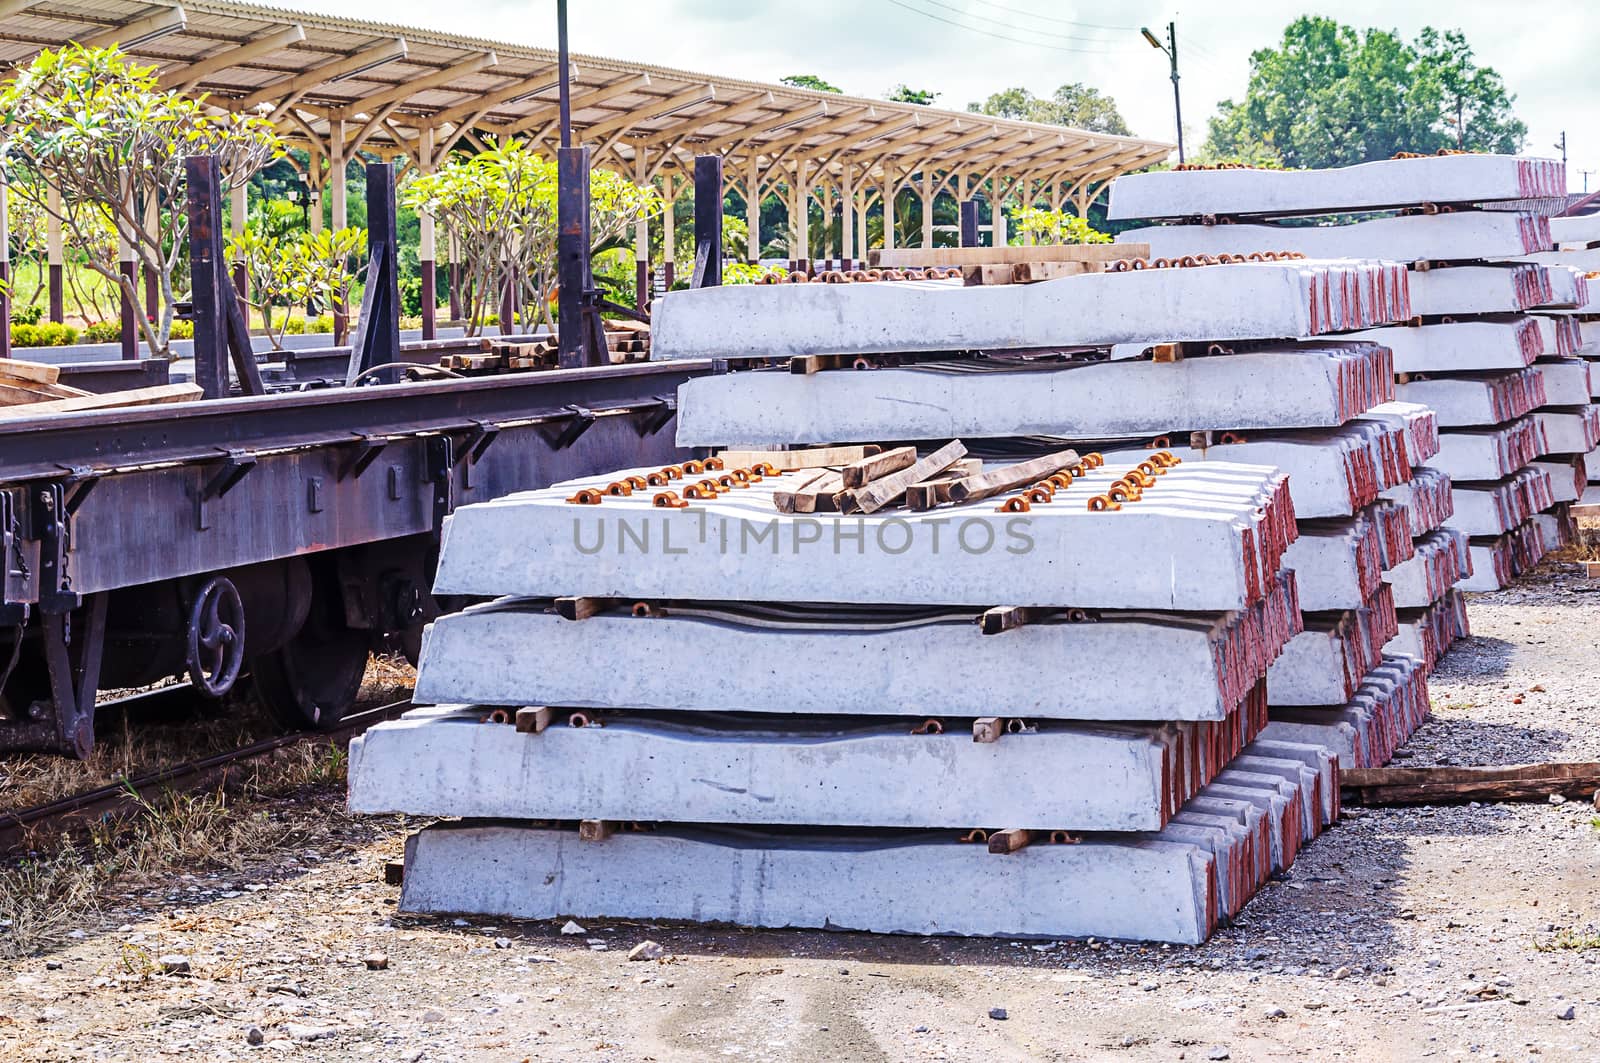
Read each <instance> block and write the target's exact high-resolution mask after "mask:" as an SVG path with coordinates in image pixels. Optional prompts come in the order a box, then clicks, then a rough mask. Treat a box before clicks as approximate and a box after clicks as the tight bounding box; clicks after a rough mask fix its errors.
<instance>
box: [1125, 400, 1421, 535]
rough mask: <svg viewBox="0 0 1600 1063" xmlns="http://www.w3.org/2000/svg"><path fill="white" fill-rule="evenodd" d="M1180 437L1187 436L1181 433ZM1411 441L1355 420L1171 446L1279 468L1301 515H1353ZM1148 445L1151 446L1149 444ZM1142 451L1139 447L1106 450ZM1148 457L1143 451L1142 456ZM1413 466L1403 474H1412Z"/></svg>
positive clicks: (1204, 456) (1191, 455)
mask: <svg viewBox="0 0 1600 1063" xmlns="http://www.w3.org/2000/svg"><path fill="white" fill-rule="evenodd" d="M1169 438H1177V439H1187V438H1188V436H1187V435H1185V434H1182V433H1180V434H1178V435H1177V436H1176V437H1169ZM1405 447H1406V440H1405V435H1404V433H1403V432H1402V431H1401V430H1400V429H1398V428H1392V427H1390V426H1388V425H1384V424H1378V423H1375V422H1365V421H1353V422H1351V423H1349V424H1346V425H1343V426H1341V427H1339V428H1321V429H1300V430H1294V431H1286V432H1250V433H1248V434H1242V433H1232V432H1229V433H1223V434H1220V435H1218V436H1216V437H1214V442H1213V445H1212V446H1210V447H1201V448H1195V447H1187V446H1168V447H1166V448H1164V449H1167V450H1170V451H1171V452H1172V453H1173V454H1175V455H1177V456H1178V457H1180V458H1182V459H1183V460H1184V461H1196V462H1199V461H1227V462H1236V463H1240V464H1246V465H1267V466H1273V467H1276V468H1277V469H1278V470H1279V471H1281V472H1283V473H1284V474H1285V475H1287V476H1288V477H1289V494H1290V497H1291V498H1292V499H1293V500H1294V512H1295V516H1296V517H1297V518H1299V519H1302V520H1306V519H1313V518H1318V517H1348V516H1351V515H1353V514H1354V513H1356V512H1357V511H1358V510H1360V509H1362V508H1363V507H1365V506H1368V505H1371V504H1372V503H1373V502H1375V501H1376V500H1377V498H1378V493H1379V491H1380V490H1382V489H1383V487H1384V486H1386V483H1387V481H1388V479H1389V477H1390V476H1391V475H1394V474H1396V473H1397V472H1398V471H1399V469H1398V467H1399V466H1400V465H1406V462H1405V459H1404V455H1405ZM1144 449H1146V450H1147V449H1148V448H1144ZM1106 452H1107V453H1108V454H1110V453H1119V454H1120V453H1126V454H1129V455H1133V454H1141V450H1140V448H1139V447H1127V448H1115V449H1113V448H1106ZM1141 456H1142V454H1141ZM1409 474H1410V470H1409V466H1407V468H1406V470H1405V472H1404V473H1403V474H1401V475H1409Z"/></svg>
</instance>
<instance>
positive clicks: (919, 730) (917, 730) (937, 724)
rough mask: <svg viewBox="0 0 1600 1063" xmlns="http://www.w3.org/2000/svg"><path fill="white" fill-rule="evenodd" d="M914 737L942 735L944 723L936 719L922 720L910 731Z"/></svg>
mask: <svg viewBox="0 0 1600 1063" xmlns="http://www.w3.org/2000/svg"><path fill="white" fill-rule="evenodd" d="M911 733H912V734H914V735H942V734H944V721H943V720H938V719H927V720H923V721H922V722H921V723H919V724H917V726H915V727H913V728H912V729H911Z"/></svg>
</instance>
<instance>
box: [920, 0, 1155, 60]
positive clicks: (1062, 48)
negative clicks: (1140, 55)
mask: <svg viewBox="0 0 1600 1063" xmlns="http://www.w3.org/2000/svg"><path fill="white" fill-rule="evenodd" d="M927 2H928V3H932V4H937V5H938V6H939V7H943V8H947V9H949V10H951V11H956V12H958V13H960V14H963V15H965V14H966V12H965V11H963V10H962V9H960V8H956V7H951V6H950V5H949V4H943V3H939V0H927ZM889 3H891V4H893V5H894V6H896V7H899V8H904V9H905V10H907V11H910V12H911V13H912V14H916V15H921V16H922V17H923V18H931V19H933V20H934V21H935V22H942V23H944V24H945V25H947V26H954V27H955V28H956V29H959V30H966V31H967V32H968V33H976V34H979V35H981V36H984V37H993V38H995V39H996V40H1001V41H1010V42H1011V43H1013V44H1026V45H1031V46H1032V47H1035V48H1045V49H1048V50H1050V51H1054V52H1077V53H1080V54H1084V55H1113V54H1115V53H1116V52H1118V51H1127V49H1125V48H1117V49H1110V48H1071V47H1068V46H1066V45H1060V44H1047V43H1044V42H1042V41H1038V40H1026V39H1024V38H1022V37H1011V36H1008V35H1006V34H1004V33H995V32H994V31H992V30H987V29H980V28H979V27H977V26H969V25H967V24H966V23H964V22H957V21H955V20H954V19H950V18H946V17H945V16H943V15H940V14H938V13H936V12H933V11H924V10H923V9H921V8H919V7H912V6H911V5H910V4H908V3H906V2H905V0H889ZM968 17H969V18H970V17H974V16H968ZM1001 25H1003V26H1004V27H1005V28H1006V29H1014V30H1017V31H1018V32H1021V33H1028V32H1032V31H1030V30H1024V29H1022V28H1021V27H1018V26H1012V25H1010V24H1009V23H1002V24H1001ZM1045 36H1049V37H1058V38H1060V39H1061V40H1078V39H1079V38H1073V37H1069V36H1065V35H1063V34H1056V33H1051V34H1045Z"/></svg>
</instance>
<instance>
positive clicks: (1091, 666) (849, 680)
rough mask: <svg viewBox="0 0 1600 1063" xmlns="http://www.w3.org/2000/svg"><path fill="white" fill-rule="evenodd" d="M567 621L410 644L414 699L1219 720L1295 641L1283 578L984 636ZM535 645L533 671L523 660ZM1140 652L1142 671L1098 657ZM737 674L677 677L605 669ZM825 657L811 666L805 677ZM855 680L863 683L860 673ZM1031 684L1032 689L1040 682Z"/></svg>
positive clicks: (746, 616)
mask: <svg viewBox="0 0 1600 1063" xmlns="http://www.w3.org/2000/svg"><path fill="white" fill-rule="evenodd" d="M658 611H664V612H665V613H666V615H665V616H660V615H651V616H634V615H632V613H631V612H629V611H628V610H627V609H626V608H625V607H624V608H622V609H619V610H618V611H617V612H610V613H603V614H600V615H598V616H593V617H590V618H589V619H587V620H581V621H576V622H573V621H567V620H563V619H561V618H560V617H559V616H557V615H556V614H555V613H554V612H553V611H549V610H548V609H547V603H543V602H538V601H527V602H517V601H505V602H497V603H492V604H489V605H484V606H477V607H473V608H471V609H468V610H466V611H464V612H461V613H457V614H454V615H451V616H445V617H441V618H440V619H439V620H437V621H436V622H434V623H433V624H432V625H431V626H430V628H429V629H428V632H427V634H426V637H425V640H424V644H423V650H422V656H421V661H420V668H419V673H418V678H417V690H416V694H415V697H416V699H417V700H418V701H419V702H423V703H435V704H448V703H466V704H475V705H503V706H516V705H560V706H566V707H572V708H606V707H611V706H625V707H630V708H636V709H654V710H676V711H714V712H770V713H802V714H806V713H810V714H818V715H829V716H837V715H883V714H893V713H904V714H911V715H915V716H918V717H919V718H920V717H922V716H926V715H928V714H930V713H932V714H934V715H939V714H948V715H953V716H990V715H995V714H997V713H999V714H1003V715H1006V716H1021V717H1029V718H1031V717H1045V718H1051V719H1078V720H1221V719H1223V718H1225V717H1226V716H1228V715H1229V714H1230V713H1232V712H1234V711H1235V710H1237V709H1238V707H1239V705H1240V704H1241V702H1243V700H1244V699H1245V697H1246V696H1247V695H1248V694H1249V692H1250V690H1251V688H1252V687H1253V686H1254V683H1255V680H1256V678H1257V677H1259V676H1260V675H1262V674H1264V672H1265V670H1266V667H1267V665H1268V664H1269V663H1270V662H1271V661H1272V660H1273V658H1275V657H1276V656H1277V655H1278V653H1279V651H1280V650H1281V649H1282V648H1283V645H1284V643H1285V642H1286V641H1288V640H1289V639H1290V638H1292V637H1293V636H1294V634H1295V633H1296V632H1298V631H1299V629H1300V610H1299V607H1298V599H1297V598H1296V597H1295V594H1294V587H1293V578H1292V577H1291V576H1289V575H1288V574H1287V573H1285V574H1284V575H1283V576H1282V577H1281V578H1280V579H1279V580H1278V581H1277V582H1276V584H1275V587H1274V589H1273V592H1272V593H1271V594H1269V595H1267V596H1265V597H1264V598H1263V599H1262V600H1261V601H1260V602H1258V603H1256V604H1255V605H1252V606H1250V607H1249V608H1248V609H1245V610H1243V611H1241V612H1238V613H1227V614H1223V615H1220V616H1215V617H1207V616H1199V617H1183V616H1172V615H1167V616H1164V615H1159V614H1148V613H1118V612H1101V613H1096V614H1094V622H1070V621H1069V620H1068V618H1067V616H1065V615H1061V616H1057V617H1055V618H1052V619H1048V620H1042V621H1039V622H1032V623H1028V624H1025V625H1024V626H1022V627H1019V628H1015V629H1013V630H1011V631H1007V632H1003V633H1002V634H999V635H984V634H982V632H981V631H980V629H979V627H978V625H977V624H976V623H974V621H975V619H976V613H975V612H973V611H970V610H969V611H965V612H958V611H950V610H883V611H879V612H877V613H869V612H867V611H865V610H856V611H854V612H853V613H852V611H850V610H848V609H846V608H843V607H833V608H831V609H830V608H822V607H815V606H812V607H779V608H754V607H745V606H738V605H733V606H729V605H718V604H717V603H694V602H685V603H680V602H671V603H667V604H665V605H663V606H661V607H660V610H658ZM529 646H538V647H539V657H538V664H537V666H530V664H529V658H528V647H529ZM1144 655H1151V656H1153V657H1155V658H1157V659H1159V660H1160V661H1161V662H1162V667H1161V668H1160V669H1159V670H1151V671H1148V672H1143V671H1134V672H1131V673H1126V674H1125V673H1123V672H1122V670H1119V669H1107V668H1106V667H1105V662H1106V661H1107V660H1117V659H1123V658H1126V657H1129V656H1144ZM696 659H701V660H712V661H740V662H743V663H742V664H741V666H740V667H738V668H712V669H707V670H705V671H704V672H703V673H701V674H699V675H698V678H696V679H695V680H694V681H693V682H685V681H684V677H683V676H682V675H681V674H680V673H679V672H677V671H676V670H673V669H653V668H638V669H635V668H618V667H616V662H617V661H627V660H638V661H650V660H658V661H676V660H696ZM820 662H826V666H825V667H819V663H820ZM865 676H871V677H872V680H871V681H870V682H863V681H862V680H863V677H865ZM1042 676H1048V681H1047V682H1041V681H1040V679H1041V677H1042Z"/></svg>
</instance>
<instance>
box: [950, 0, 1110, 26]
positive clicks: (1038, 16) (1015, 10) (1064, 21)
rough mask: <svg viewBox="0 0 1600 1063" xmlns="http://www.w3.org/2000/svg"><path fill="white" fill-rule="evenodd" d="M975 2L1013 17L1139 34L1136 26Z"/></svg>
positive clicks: (991, 0) (983, 0)
mask: <svg viewBox="0 0 1600 1063" xmlns="http://www.w3.org/2000/svg"><path fill="white" fill-rule="evenodd" d="M977 2H978V3H980V4H983V5H985V6H987V7H997V8H999V9H1000V10H1001V11H1009V12H1011V13H1012V14H1015V15H1026V16H1028V17H1029V18H1036V19H1040V20H1042V21H1044V22H1059V23H1061V24H1062V25H1064V26H1082V27H1084V28H1085V29H1091V30H1115V31H1117V32H1119V33H1120V32H1124V31H1126V32H1128V33H1138V32H1139V27H1137V26H1107V25H1104V24H1103V23H1099V22H1079V21H1077V20H1076V19H1070V18H1057V17H1056V16H1054V15H1041V14H1040V13H1039V12H1037V11H1028V10H1026V9H1024V8H1020V7H1011V6H1010V5H1008V4H1000V3H996V2H995V0H977Z"/></svg>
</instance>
